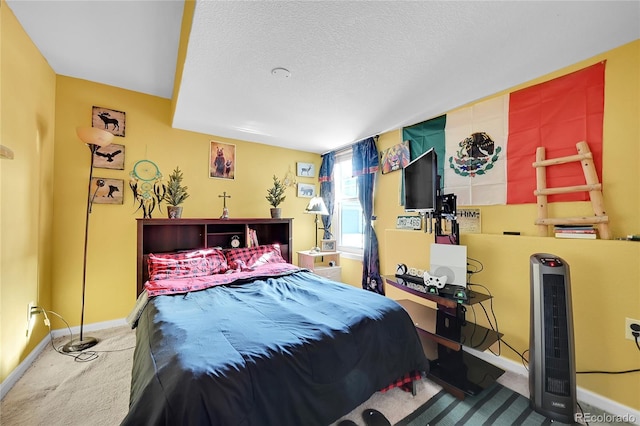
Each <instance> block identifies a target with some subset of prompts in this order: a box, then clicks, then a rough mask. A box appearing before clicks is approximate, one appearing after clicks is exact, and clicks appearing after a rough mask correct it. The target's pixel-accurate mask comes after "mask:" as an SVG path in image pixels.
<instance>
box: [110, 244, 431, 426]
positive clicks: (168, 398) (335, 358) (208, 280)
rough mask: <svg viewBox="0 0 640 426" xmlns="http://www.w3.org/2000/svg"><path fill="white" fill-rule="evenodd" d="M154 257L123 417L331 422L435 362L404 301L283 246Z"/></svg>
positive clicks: (135, 321) (128, 420)
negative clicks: (296, 260) (316, 267)
mask: <svg viewBox="0 0 640 426" xmlns="http://www.w3.org/2000/svg"><path fill="white" fill-rule="evenodd" d="M148 260H149V261H148V262H146V263H148V266H147V265H145V266H146V267H148V268H149V276H150V280H149V281H148V282H147V283H146V284H145V291H144V292H143V293H142V294H141V295H140V297H139V298H138V303H137V304H136V308H135V309H134V311H133V312H132V314H131V315H130V317H129V319H130V321H131V324H132V326H133V327H135V328H136V347H135V352H134V359H133V367H132V379H131V393H130V404H129V413H128V415H127V416H126V417H125V419H124V420H123V422H122V424H123V425H146V424H149V425H151V424H153V425H158V424H167V425H168V424H171V425H174V424H180V425H223V426H230V425H278V426H283V425H305V426H306V425H328V424H330V423H332V422H334V421H336V420H337V419H339V418H340V417H342V416H343V415H345V414H347V413H349V412H350V411H352V410H353V409H354V408H355V407H357V406H358V405H359V404H361V403H362V402H364V401H366V400H367V399H368V398H369V397H370V396H371V395H372V394H373V393H375V392H376V391H378V390H382V389H385V388H388V387H389V386H394V385H396V384H397V385H399V384H404V383H406V382H407V381H410V380H413V379H416V378H418V377H420V376H421V375H423V374H424V373H426V371H427V370H428V368H429V365H428V361H427V359H426V357H425V355H424V352H423V350H422V346H421V343H420V340H419V338H418V335H417V332H416V330H415V327H414V325H413V323H412V321H411V319H410V318H409V316H408V314H407V313H406V312H405V311H404V310H403V308H402V307H401V306H400V305H398V304H397V303H396V302H394V301H393V300H391V299H388V298H386V297H384V296H381V295H379V294H376V293H372V292H369V291H365V290H361V289H357V288H354V287H352V286H349V285H347V284H342V283H338V282H335V281H330V280H327V279H326V278H322V277H319V276H317V275H315V274H312V273H311V272H309V271H308V270H305V269H301V268H298V267H296V266H294V265H292V264H289V263H287V262H285V261H284V259H282V257H281V256H280V253H279V250H278V246H277V244H274V245H269V246H259V247H253V248H243V249H229V250H217V249H207V250H197V251H192V252H188V253H171V254H164V255H157V256H156V255H153V254H151V255H150V256H149V259H148Z"/></svg>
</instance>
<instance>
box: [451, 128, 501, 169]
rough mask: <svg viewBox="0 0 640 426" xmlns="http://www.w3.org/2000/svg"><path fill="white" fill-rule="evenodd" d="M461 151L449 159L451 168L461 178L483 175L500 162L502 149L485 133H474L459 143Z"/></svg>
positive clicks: (457, 151)
mask: <svg viewBox="0 0 640 426" xmlns="http://www.w3.org/2000/svg"><path fill="white" fill-rule="evenodd" d="M458 147H459V148H460V149H458V150H456V152H455V155H453V156H451V157H449V167H451V168H452V169H453V170H454V171H455V172H456V174H458V175H460V176H470V177H474V176H476V175H483V174H485V173H487V171H488V170H491V169H492V168H493V164H494V163H495V162H496V161H498V158H499V154H500V152H502V148H501V147H499V146H495V142H494V141H493V139H491V136H489V135H488V134H487V133H485V132H476V133H472V134H471V135H470V136H468V137H466V138H464V139H463V140H462V141H460V142H458Z"/></svg>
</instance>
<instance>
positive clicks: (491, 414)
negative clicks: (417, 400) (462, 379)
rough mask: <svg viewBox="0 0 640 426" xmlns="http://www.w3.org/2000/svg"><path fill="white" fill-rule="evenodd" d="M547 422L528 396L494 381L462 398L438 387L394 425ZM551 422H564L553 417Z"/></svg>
mask: <svg viewBox="0 0 640 426" xmlns="http://www.w3.org/2000/svg"><path fill="white" fill-rule="evenodd" d="M550 424H551V419H548V418H546V417H545V416H543V415H542V414H539V413H536V412H535V411H534V410H533V409H531V407H530V406H529V399H528V398H525V397H524V396H522V395H520V394H519V393H517V392H514V391H512V390H511V389H509V388H506V387H504V386H502V385H501V384H499V383H494V384H493V386H491V387H489V388H487V389H485V390H484V391H483V392H481V393H479V394H478V395H474V396H471V397H467V398H465V399H464V400H459V399H457V398H455V397H454V396H452V395H451V394H449V393H447V392H446V391H444V390H441V391H440V392H438V393H437V394H436V395H435V396H434V397H433V398H431V399H430V400H429V401H427V402H426V403H425V404H423V405H422V406H421V407H420V408H418V409H417V410H416V411H414V412H413V413H411V414H410V415H408V416H407V417H405V418H404V419H402V420H401V421H400V422H398V423H397V424H396V426H426V425H429V426H433V425H439V426H448V425H474V426H475V425H497V426H499V425H509V426H510V425H531V426H534V425H550ZM553 424H554V425H563V424H564V423H560V422H556V421H554V422H553Z"/></svg>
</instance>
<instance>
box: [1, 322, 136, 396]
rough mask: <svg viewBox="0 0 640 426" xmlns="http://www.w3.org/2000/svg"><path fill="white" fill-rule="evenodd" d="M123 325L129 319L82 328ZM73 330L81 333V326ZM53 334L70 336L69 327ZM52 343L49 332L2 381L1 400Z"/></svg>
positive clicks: (99, 328) (54, 335) (101, 328)
mask: <svg viewBox="0 0 640 426" xmlns="http://www.w3.org/2000/svg"><path fill="white" fill-rule="evenodd" d="M122 325H127V321H126V319H125V318H121V319H117V320H112V321H104V322H96V323H93V324H85V326H84V329H83V330H82V332H83V334H84V332H85V331H87V332H92V331H96V330H104V329H105V328H112V327H119V326H122ZM71 332H72V333H73V334H77V333H80V326H76V327H71ZM51 335H52V336H53V337H54V338H56V337H61V336H68V335H69V329H67V328H62V329H58V330H51ZM48 344H50V337H49V334H48V333H47V335H46V336H44V338H43V339H42V340H41V341H40V343H38V344H37V345H36V347H35V348H33V350H32V351H31V352H29V355H27V357H26V358H25V359H23V360H22V362H21V363H20V364H18V366H17V367H16V368H14V369H13V371H12V372H11V373H9V375H8V376H7V377H6V378H5V379H4V380H3V381H2V383H0V400H2V399H4V397H5V395H6V394H7V393H9V391H10V390H11V388H12V387H13V386H14V385H15V384H16V383H17V382H18V380H20V377H22V375H23V374H24V373H25V372H26V371H27V369H28V368H29V367H30V366H31V364H33V362H34V361H35V360H36V358H37V357H38V355H40V353H41V352H42V351H43V350H44V348H45V347H46V346H47V345H48Z"/></svg>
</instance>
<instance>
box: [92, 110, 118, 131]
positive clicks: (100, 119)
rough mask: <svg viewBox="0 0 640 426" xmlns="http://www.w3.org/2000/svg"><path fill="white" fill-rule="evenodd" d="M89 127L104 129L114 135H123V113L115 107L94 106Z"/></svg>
mask: <svg viewBox="0 0 640 426" xmlns="http://www.w3.org/2000/svg"><path fill="white" fill-rule="evenodd" d="M91 127H97V128H98V129H102V130H106V131H107V132H109V133H113V135H114V136H120V137H124V130H125V127H126V117H125V113H124V112H122V111H116V110H115V109H109V108H103V107H97V106H94V107H93V113H92V115H91Z"/></svg>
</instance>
